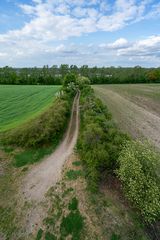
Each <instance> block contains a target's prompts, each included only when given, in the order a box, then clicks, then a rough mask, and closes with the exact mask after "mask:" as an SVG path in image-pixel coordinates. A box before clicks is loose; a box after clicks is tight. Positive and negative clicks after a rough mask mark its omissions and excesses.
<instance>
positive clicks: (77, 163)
mask: <svg viewBox="0 0 160 240" xmlns="http://www.w3.org/2000/svg"><path fill="white" fill-rule="evenodd" d="M72 164H73V165H74V166H76V167H78V166H80V165H81V161H75V162H73V163H72Z"/></svg>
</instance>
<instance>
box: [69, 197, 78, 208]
mask: <svg viewBox="0 0 160 240" xmlns="http://www.w3.org/2000/svg"><path fill="white" fill-rule="evenodd" d="M68 209H69V210H77V209H78V200H77V198H76V197H74V198H72V200H71V202H70V203H69V206H68Z"/></svg>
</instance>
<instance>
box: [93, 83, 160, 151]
mask: <svg viewBox="0 0 160 240" xmlns="http://www.w3.org/2000/svg"><path fill="white" fill-rule="evenodd" d="M94 89H95V92H96V94H97V95H98V97H100V98H101V99H102V101H103V102H104V103H105V104H107V106H108V108H109V110H110V111H111V113H112V114H113V117H114V120H115V122H116V123H117V124H118V126H119V127H120V128H121V129H123V130H124V131H126V132H128V133H130V134H131V135H132V136H133V137H135V138H147V139H148V140H150V142H151V143H152V144H153V145H154V146H156V147H158V148H160V117H159V116H158V115H156V114H154V113H153V112H150V111H149V110H147V109H145V108H144V107H142V106H138V104H136V103H135V102H134V103H133V102H132V101H131V100H128V99H126V98H125V97H122V96H121V95H120V94H118V93H116V92H114V91H112V90H108V89H106V88H105V89H104V88H101V87H94Z"/></svg>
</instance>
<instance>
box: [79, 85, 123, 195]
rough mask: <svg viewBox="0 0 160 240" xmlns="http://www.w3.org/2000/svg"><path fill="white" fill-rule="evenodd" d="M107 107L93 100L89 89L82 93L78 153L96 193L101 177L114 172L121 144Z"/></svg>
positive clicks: (119, 135) (120, 134)
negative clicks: (104, 173)
mask: <svg viewBox="0 0 160 240" xmlns="http://www.w3.org/2000/svg"><path fill="white" fill-rule="evenodd" d="M111 118H112V117H111V114H110V113H109V112H108V109H107V108H106V106H104V105H103V104H102V102H101V101H100V100H99V99H97V98H95V95H94V93H93V91H92V89H91V87H90V86H87V88H84V89H83V90H82V91H81V129H80V135H79V139H78V144H77V149H78V152H79V154H80V156H81V159H82V161H83V163H84V164H85V166H86V169H87V176H88V179H89V181H90V184H89V186H90V188H91V189H92V190H93V191H95V190H96V189H97V185H98V181H99V180H100V178H101V176H102V173H103V172H105V171H109V172H113V170H114V169H115V168H116V166H117V158H118V156H119V153H120V151H121V148H122V143H123V141H124V140H126V139H128V137H127V136H126V135H125V134H122V133H121V132H120V131H119V130H118V129H117V128H116V127H115V125H114V123H113V122H112V120H111Z"/></svg>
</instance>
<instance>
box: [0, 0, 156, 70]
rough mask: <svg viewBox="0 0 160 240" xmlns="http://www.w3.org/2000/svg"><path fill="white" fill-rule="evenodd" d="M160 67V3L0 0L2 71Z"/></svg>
mask: <svg viewBox="0 0 160 240" xmlns="http://www.w3.org/2000/svg"><path fill="white" fill-rule="evenodd" d="M60 64H69V65H72V64H73V65H77V66H82V65H89V66H122V67H127V66H136V65H140V66H144V67H159V66H160V0H142V1H140V0H111V1H109V0H87V1H86V0H21V1H20V0H0V67H3V66H6V65H7V66H12V67H33V66H38V67H41V66H43V65H49V66H52V65H60Z"/></svg>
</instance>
